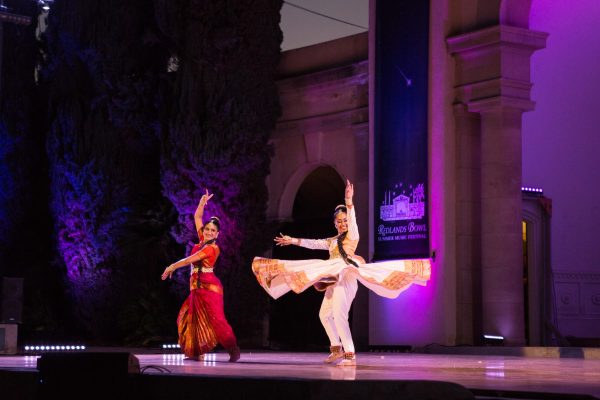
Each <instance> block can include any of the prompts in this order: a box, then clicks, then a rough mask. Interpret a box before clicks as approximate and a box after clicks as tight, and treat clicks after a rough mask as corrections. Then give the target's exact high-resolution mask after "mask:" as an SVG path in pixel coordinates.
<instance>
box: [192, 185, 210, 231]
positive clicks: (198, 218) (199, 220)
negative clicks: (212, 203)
mask: <svg viewBox="0 0 600 400" xmlns="http://www.w3.org/2000/svg"><path fill="white" fill-rule="evenodd" d="M213 195H214V193H211V194H209V193H208V189H206V193H205V194H203V195H202V197H201V198H200V202H199V203H198V207H196V212H195V213H194V223H195V224H196V232H200V231H201V230H202V227H203V226H204V223H203V222H202V216H203V215H204V206H206V203H208V201H209V200H210V199H211V198H212V197H213Z"/></svg>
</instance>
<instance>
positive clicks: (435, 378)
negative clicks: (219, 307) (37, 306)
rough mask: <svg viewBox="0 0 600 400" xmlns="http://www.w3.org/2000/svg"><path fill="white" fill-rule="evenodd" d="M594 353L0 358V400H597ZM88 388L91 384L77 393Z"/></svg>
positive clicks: (92, 352)
mask: <svg viewBox="0 0 600 400" xmlns="http://www.w3.org/2000/svg"><path fill="white" fill-rule="evenodd" d="M591 350H595V352H594V353H589V354H594V355H593V356H592V357H590V356H586V354H588V353H586V352H584V351H579V352H567V353H562V354H563V355H565V356H564V357H561V356H560V354H561V353H560V352H558V353H556V354H558V356H553V355H551V354H550V353H551V352H548V351H545V352H543V353H539V352H538V353H534V355H526V356H514V355H493V354H488V355H475V354H471V355H469V354H426V353H414V352H411V353H399V352H364V353H358V354H357V366H356V367H337V366H330V365H326V364H323V362H322V360H323V359H324V357H326V355H327V354H325V353H312V352H311V353H301V352H275V351H264V350H258V351H249V350H246V351H244V350H242V357H241V359H240V361H238V362H237V363H229V362H227V360H228V355H227V354H226V353H223V352H217V353H211V354H208V355H207V356H206V358H205V360H204V361H191V360H184V357H183V355H181V354H177V353H161V352H159V350H154V351H148V350H137V349H129V350H127V349H116V348H108V349H107V348H104V349H88V350H86V352H84V353H79V355H80V356H81V357H84V358H83V361H86V360H87V362H88V363H89V364H91V365H93V366H94V368H96V370H95V371H93V373H91V374H90V373H86V375H85V377H86V378H85V379H84V378H82V376H83V375H82V376H79V377H77V376H74V374H76V372H73V371H71V370H68V369H63V367H66V366H68V364H69V363H70V362H71V361H69V360H70V359H69V358H64V359H62V360H61V357H60V354H58V355H57V353H55V354H54V357H55V360H58V362H56V363H55V365H51V367H50V368H49V371H46V372H45V374H46V376H45V377H44V376H42V377H40V371H39V370H38V358H39V357H40V356H39V355H0V399H3V400H12V399H23V400H29V399H31V400H33V399H42V398H45V397H44V396H45V395H44V393H47V392H48V391H46V392H43V390H42V391H40V388H39V382H41V381H44V379H46V382H50V381H51V380H52V379H54V380H55V381H56V380H58V379H60V380H61V382H60V385H62V386H61V387H62V389H61V390H63V391H64V393H66V392H67V391H68V390H69V389H68V388H70V387H71V388H72V385H74V384H75V383H69V379H72V382H79V383H81V384H82V387H83V389H72V390H85V394H82V393H78V395H77V396H73V398H75V397H77V398H85V399H87V398H90V394H91V395H93V394H94V393H96V392H97V391H98V390H101V389H102V388H111V387H112V389H114V390H115V391H118V392H116V393H115V397H114V399H115V400H116V399H118V398H129V399H137V398H140V399H169V400H175V399H187V398H194V399H195V398H200V397H206V398H210V399H219V398H222V399H232V398H239V399H245V398H248V399H250V398H259V399H270V398H273V399H275V398H277V399H278V398H281V399H286V400H289V399H303V400H309V399H337V398H348V399H352V398H356V399H363V398H364V399H367V398H368V399H383V400H385V399H387V398H389V399H392V398H393V399H432V400H435V399H448V400H452V399H565V400H567V399H600V357H596V354H597V353H598V351H599V350H600V349H591ZM102 353H111V354H112V355H113V356H115V357H116V356H117V355H119V354H120V355H121V358H120V360H122V361H118V362H119V363H121V364H123V363H127V360H129V363H128V365H118V366H117V365H116V363H117V359H114V360H113V361H112V362H113V364H114V367H112V366H111V365H108V366H107V364H102V362H101V360H100V359H99V358H97V357H98V355H99V354H102ZM49 354H50V353H49ZM73 354H74V353H71V355H73ZM540 354H542V355H545V356H540ZM578 355H579V356H578ZM65 356H67V354H65ZM123 356H126V357H127V358H126V359H125V358H122V357H123ZM79 362H81V359H80V361H79ZM138 362H139V367H138V366H137V365H136V364H137V363H138ZM132 364H133V370H132V369H131V367H132ZM84 368H85V366H83V367H76V370H77V369H79V370H82V369H84ZM124 368H125V369H124ZM127 368H129V372H127V371H126V370H127ZM111 369H113V370H117V369H119V370H122V371H125V372H124V374H126V375H127V379H126V383H123V384H119V383H118V377H117V375H116V374H111V371H110V370H111ZM132 371H133V372H132ZM50 375H52V376H50ZM57 377H60V378H57ZM50 378H52V379H50ZM86 379H90V381H89V382H87V383H86V384H85V385H83V383H82V382H83V381H84V380H86ZM124 382H125V381H124ZM119 385H121V386H119ZM124 385H126V386H127V387H125V386H124ZM60 394H61V396H60V397H61V398H69V397H68V396H62V394H63V392H61V393H60Z"/></svg>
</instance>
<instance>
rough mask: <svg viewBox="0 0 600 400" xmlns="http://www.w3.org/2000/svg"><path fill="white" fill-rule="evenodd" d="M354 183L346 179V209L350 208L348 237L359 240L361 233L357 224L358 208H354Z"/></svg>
mask: <svg viewBox="0 0 600 400" xmlns="http://www.w3.org/2000/svg"><path fill="white" fill-rule="evenodd" d="M353 198H354V185H353V184H352V183H350V180H349V179H346V190H345V192H344V201H345V203H346V209H347V210H348V213H347V215H348V239H350V240H358V239H359V238H360V235H359V234H358V225H357V224H356V210H355V209H354V200H353Z"/></svg>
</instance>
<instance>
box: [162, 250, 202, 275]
mask: <svg viewBox="0 0 600 400" xmlns="http://www.w3.org/2000/svg"><path fill="white" fill-rule="evenodd" d="M207 257H208V254H206V253H205V252H203V251H198V252H196V253H194V254H192V255H191V256H189V257H186V258H182V259H181V260H179V261H176V262H174V263H173V264H171V265H169V266H168V267H167V268H165V270H164V272H163V273H162V275H161V276H160V278H161V279H162V280H163V281H164V280H165V279H167V278H170V277H171V276H172V275H173V272H175V270H177V269H178V268H181V267H184V266H186V265H189V264H191V263H195V262H198V261H200V260H203V259H205V258H207Z"/></svg>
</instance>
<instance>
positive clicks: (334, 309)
mask: <svg viewBox="0 0 600 400" xmlns="http://www.w3.org/2000/svg"><path fill="white" fill-rule="evenodd" d="M353 196H354V187H353V185H352V184H351V183H350V181H349V180H347V181H346V189H345V205H339V206H337V207H336V208H335V211H334V214H333V222H334V225H335V228H336V229H337V232H338V234H337V235H336V236H334V237H331V238H327V239H304V238H293V237H290V236H288V235H284V234H280V236H278V237H276V238H275V242H276V243H277V245H278V246H288V245H296V246H301V247H306V248H309V249H318V250H328V251H329V259H328V260H320V259H310V260H278V259H270V258H263V257H255V258H254V261H253V263H252V271H253V272H254V275H255V276H256V279H257V280H258V283H259V284H260V285H261V286H262V287H263V288H264V289H265V290H266V291H267V293H269V295H271V297H273V298H274V299H277V298H279V297H281V296H282V295H284V294H285V293H287V292H289V291H290V290H292V291H294V292H295V293H301V292H303V291H304V290H306V289H307V288H309V287H310V286H314V287H315V288H316V289H317V290H319V291H325V297H324V299H323V303H322V305H321V310H320V312H319V318H320V319H321V323H322V324H323V327H324V328H325V332H326V333H327V337H328V338H329V341H330V350H331V354H330V355H329V357H327V358H326V359H325V362H326V363H337V365H339V366H354V365H356V355H355V351H354V343H353V341H352V334H351V332H350V326H349V324H348V312H349V311H350V306H351V305H352V301H353V300H354V297H355V296H356V291H357V289H358V284H357V280H358V281H360V282H361V283H362V284H363V285H365V286H366V287H368V288H369V289H370V290H372V291H374V292H375V293H377V294H378V295H380V296H384V297H388V298H395V297H397V296H398V295H399V294H400V293H401V292H402V291H404V290H406V289H407V288H408V287H409V286H410V285H411V284H413V283H416V284H419V285H425V284H426V282H427V281H428V280H429V278H430V274H431V264H430V262H429V259H419V260H395V261H386V262H380V263H371V264H366V263H365V260H364V259H363V258H362V257H360V256H358V255H356V254H354V252H355V251H356V247H357V246H358V241H359V233H358V226H357V224H356V210H355V207H354V203H353V201H352V198H353Z"/></svg>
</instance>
